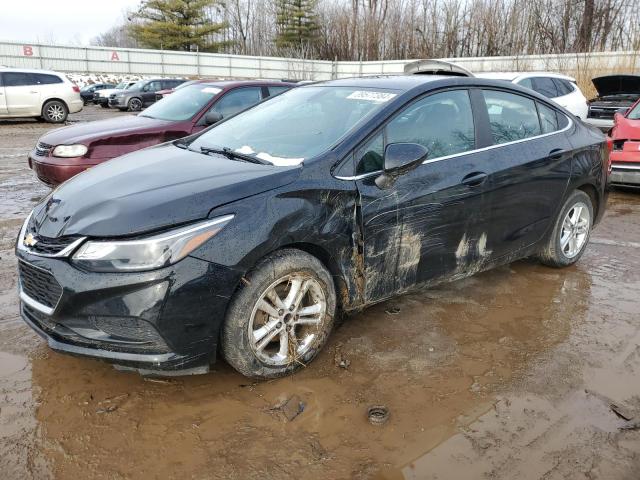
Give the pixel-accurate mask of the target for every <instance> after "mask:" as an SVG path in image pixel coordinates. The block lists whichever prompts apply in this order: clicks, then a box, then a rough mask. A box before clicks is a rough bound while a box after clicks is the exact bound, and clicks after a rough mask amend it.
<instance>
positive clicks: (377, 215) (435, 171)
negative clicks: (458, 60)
mask: <svg viewBox="0 0 640 480" xmlns="http://www.w3.org/2000/svg"><path fill="white" fill-rule="evenodd" d="M471 105H472V102H471V98H470V95H469V91H468V90H466V89H460V90H447V91H443V92H439V93H435V94H432V95H428V96H425V97H422V98H420V99H418V100H416V101H414V102H412V103H411V104H409V105H408V106H406V107H404V108H403V109H402V110H401V111H400V112H399V113H397V114H395V115H394V116H393V117H392V118H391V120H390V121H389V122H388V123H387V124H386V125H384V126H383V127H382V128H381V129H380V130H378V131H377V132H375V133H374V134H373V135H372V136H370V137H369V139H368V140H367V141H365V143H364V144H363V145H362V146H361V147H360V148H358V149H356V151H355V154H354V159H355V162H356V174H357V176H356V185H357V188H358V192H359V195H360V203H361V212H362V213H361V221H362V224H361V228H362V235H363V244H364V266H365V272H364V273H365V275H364V277H365V299H366V301H367V302H374V301H377V300H380V299H383V298H386V297H388V296H391V295H393V294H395V293H398V292H402V291H404V290H407V289H409V288H411V287H412V286H414V285H416V284H422V283H428V282H431V281H437V280H440V279H443V278H446V277H448V276H454V275H457V274H461V275H464V274H465V272H466V270H467V267H468V266H469V263H470V262H471V261H472V260H474V258H475V256H476V255H477V248H475V247H476V246H477V245H476V244H477V243H478V239H479V238H480V231H479V228H480V227H479V225H481V224H482V223H483V219H484V218H485V217H486V215H487V211H486V206H487V205H486V201H485V199H484V196H483V193H484V192H485V190H486V184H485V180H486V178H485V176H484V174H483V170H484V169H485V168H486V167H485V166H483V165H479V164H477V162H476V156H475V155H474V154H473V153H471V152H472V151H473V150H474V149H475V145H476V138H475V128H474V119H473V110H472V106H471ZM401 143H411V144H418V145H421V146H423V147H424V148H425V149H426V150H427V157H426V160H424V162H422V163H420V164H418V165H417V166H416V167H415V168H413V169H412V170H410V171H407V172H403V173H402V174H400V175H398V176H397V177H395V178H393V179H392V181H391V182H390V184H388V185H386V186H383V187H380V186H378V184H379V183H381V182H376V179H377V178H378V177H379V176H380V175H381V174H383V168H384V160H385V159H384V155H385V150H386V149H388V146H389V145H393V144H401ZM387 151H388V150H387ZM479 248H482V246H480V247H479ZM471 257H474V258H471Z"/></svg>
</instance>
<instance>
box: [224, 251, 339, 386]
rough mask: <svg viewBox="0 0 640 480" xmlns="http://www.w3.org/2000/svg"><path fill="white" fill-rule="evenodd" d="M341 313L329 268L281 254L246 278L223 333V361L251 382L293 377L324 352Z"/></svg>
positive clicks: (291, 253)
mask: <svg viewBox="0 0 640 480" xmlns="http://www.w3.org/2000/svg"><path fill="white" fill-rule="evenodd" d="M335 310H336V294H335V287H334V284H333V279H332V277H331V274H330V273H329V272H328V271H327V269H326V268H325V267H324V265H323V264H322V263H321V262H320V261H319V260H318V259H317V258H315V257H313V256H311V255H309V254H308V253H305V252H302V251H300V250H295V249H285V250H280V251H277V252H275V253H273V254H271V255H269V256H268V257H266V258H264V259H263V260H261V261H260V262H259V263H258V264H257V265H256V266H255V267H254V268H253V269H252V270H251V271H250V272H249V273H247V274H246V275H245V276H244V277H243V283H242V285H241V286H240V288H239V290H238V291H237V292H236V293H235V295H234V297H233V299H232V300H231V304H230V306H229V309H228V311H227V317H226V319H225V322H224V325H223V327H222V334H221V350H222V355H223V356H224V358H225V360H226V361H227V362H228V363H229V364H230V365H231V366H232V367H233V368H235V369H236V370H237V371H238V372H240V373H242V374H243V375H245V376H247V377H255V378H274V377H281V376H284V375H287V374H290V373H292V372H294V371H296V370H298V369H299V368H300V367H302V366H305V365H306V364H308V363H309V362H311V361H312V360H313V359H314V358H315V357H316V355H317V354H318V352H319V351H320V350H321V349H322V347H323V346H324V344H325V343H326V341H327V338H328V337H329V334H330V333H331V329H332V328H333V319H334V315H335Z"/></svg>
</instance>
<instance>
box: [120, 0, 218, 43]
mask: <svg viewBox="0 0 640 480" xmlns="http://www.w3.org/2000/svg"><path fill="white" fill-rule="evenodd" d="M217 5H220V0H145V1H143V2H142V3H141V4H140V8H139V9H138V11H137V12H136V13H134V14H133V16H132V17H131V18H130V20H133V21H134V24H133V25H132V26H131V34H132V36H133V38H135V39H136V40H137V41H138V43H139V44H140V45H141V46H143V47H147V48H154V49H160V48H162V49H165V50H187V51H189V50H196V49H197V50H199V51H204V52H216V51H218V50H219V49H220V48H221V47H223V46H224V42H217V41H215V40H213V39H212V37H213V36H214V35H215V34H217V33H220V32H222V31H224V30H225V29H226V28H227V25H226V24H225V23H215V22H213V21H212V19H211V18H210V17H209V15H208V12H209V10H210V9H211V8H212V7H215V6H217Z"/></svg>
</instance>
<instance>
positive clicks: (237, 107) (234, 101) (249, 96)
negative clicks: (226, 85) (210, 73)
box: [212, 87, 262, 118]
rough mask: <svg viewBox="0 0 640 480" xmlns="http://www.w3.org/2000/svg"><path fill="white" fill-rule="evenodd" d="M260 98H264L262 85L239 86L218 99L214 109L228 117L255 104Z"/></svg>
mask: <svg viewBox="0 0 640 480" xmlns="http://www.w3.org/2000/svg"><path fill="white" fill-rule="evenodd" d="M260 100H262V89H261V88H260V87H245V88H238V89H237V90H232V91H231V92H229V93H227V94H226V95H225V96H224V97H222V98H221V99H220V100H218V102H217V103H216V104H215V105H214V106H213V108H212V111H214V112H217V113H219V114H220V115H222V118H226V117H230V116H231V115H235V114H236V113H238V112H240V111H242V110H244V109H245V108H249V107H250V106H252V105H255V104H256V103H258V102H259V101H260Z"/></svg>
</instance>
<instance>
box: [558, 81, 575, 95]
mask: <svg viewBox="0 0 640 480" xmlns="http://www.w3.org/2000/svg"><path fill="white" fill-rule="evenodd" d="M553 83H555V84H556V88H557V89H558V95H559V96H560V97H561V96H563V95H569V94H570V93H571V92H573V85H571V83H570V82H569V81H568V80H564V79H562V78H554V79H553Z"/></svg>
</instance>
